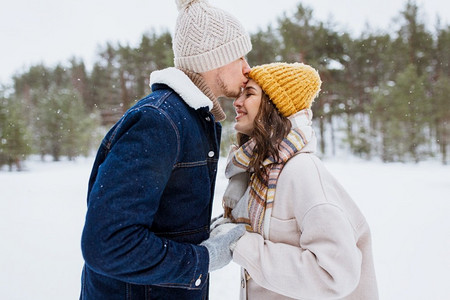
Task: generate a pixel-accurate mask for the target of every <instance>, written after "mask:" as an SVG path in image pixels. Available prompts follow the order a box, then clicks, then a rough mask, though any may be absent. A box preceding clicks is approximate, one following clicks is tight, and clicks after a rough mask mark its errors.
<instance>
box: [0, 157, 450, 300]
mask: <svg viewBox="0 0 450 300" xmlns="http://www.w3.org/2000/svg"><path fill="white" fill-rule="evenodd" d="M91 164H92V158H87V159H78V161H77V162H67V161H63V162H56V163H54V162H40V161H33V160H30V161H28V162H27V163H26V169H27V170H26V171H24V172H13V173H10V172H7V171H6V169H2V170H0V189H1V196H0V205H1V210H0V241H1V247H0V299H5V300H14V299H27V300H28V299H33V300H40V299H42V300H43V299H45V300H61V299H77V298H78V296H79V289H80V273H81V268H82V264H83V262H82V258H81V252H80V235H81V230H82V227H83V220H84V214H85V209H86V200H85V198H86V190H87V180H88V176H89V173H90V168H91ZM325 165H326V166H327V167H328V169H329V170H330V171H331V172H332V173H333V174H334V175H335V176H336V177H337V178H338V179H339V180H340V182H341V183H342V184H343V185H344V186H345V187H346V188H347V190H348V191H349V193H350V194H351V195H352V196H353V198H354V199H355V201H356V202H357V203H358V205H359V206H360V208H361V210H362V211H363V213H364V214H365V215H366V217H367V219H368V222H369V224H370V226H371V229H372V233H373V242H374V256H375V266H376V272H377V276H378V285H379V291H380V299H382V300H403V299H404V300H448V299H450V284H449V279H448V278H449V276H448V273H449V271H450V218H449V214H450V166H445V167H444V166H441V165H440V164H438V163H434V162H431V163H429V162H428V163H421V164H419V165H413V164H379V163H374V162H361V161H355V160H342V161H340V160H326V161H325ZM225 185H226V180H225V178H224V176H223V161H221V169H220V170H219V177H218V182H217V190H216V203H215V208H214V215H217V214H219V213H220V211H221V204H220V196H221V195H222V193H223V191H224V189H225ZM238 290H239V267H238V266H237V265H235V264H233V263H232V264H230V265H229V266H227V267H226V268H224V269H222V270H220V271H216V272H214V273H213V274H212V284H211V299H213V300H219V299H224V300H225V299H227V300H229V299H238Z"/></svg>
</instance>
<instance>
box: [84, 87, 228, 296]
mask: <svg viewBox="0 0 450 300" xmlns="http://www.w3.org/2000/svg"><path fill="white" fill-rule="evenodd" d="M152 90H153V93H151V94H150V95H148V96H147V97H145V98H143V99H142V100H140V101H139V102H138V103H137V104H136V105H135V106H134V107H132V108H131V109H129V110H128V111H127V112H126V113H125V115H124V116H123V117H122V118H121V120H119V121H118V122H117V123H116V124H115V125H114V126H113V127H112V128H111V130H110V131H109V132H108V133H107V135H106V136H105V138H104V140H103V141H102V144H101V146H100V148H99V150H98V153H97V156H96V159H95V162H94V166H93V169H92V173H91V177H90V180H89V188H88V200H87V204H88V210H87V214H86V221H85V227H84V230H83V235H82V240H81V246H82V253H83V257H84V260H85V265H84V268H83V275H82V289H81V296H80V299H84V300H89V299H96V300H99V299H108V300H114V299H207V298H208V264H209V257H208V251H207V249H206V248H205V247H203V246H198V244H199V243H201V242H202V241H204V240H205V239H207V238H208V237H209V224H210V219H211V211H212V201H213V194H214V186H215V179H216V173H217V162H218V158H219V144H220V135H221V130H222V129H221V125H220V123H216V122H215V121H214V117H213V116H212V114H211V113H210V112H209V111H208V108H200V109H198V110H194V109H193V108H191V107H189V106H188V105H187V104H186V103H185V102H184V101H183V100H182V99H181V98H180V97H179V95H178V94H176V93H175V92H174V91H173V90H171V89H170V88H168V87H167V86H165V85H160V84H155V85H153V86H152Z"/></svg>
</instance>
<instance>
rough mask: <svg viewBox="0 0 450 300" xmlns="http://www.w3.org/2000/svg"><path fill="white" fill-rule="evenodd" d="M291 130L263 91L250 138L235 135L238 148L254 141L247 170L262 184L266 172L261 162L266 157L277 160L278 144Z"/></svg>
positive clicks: (241, 134)
mask: <svg viewBox="0 0 450 300" xmlns="http://www.w3.org/2000/svg"><path fill="white" fill-rule="evenodd" d="M290 130H291V122H290V121H289V120H288V118H286V117H284V116H282V115H281V113H280V112H279V111H278V110H277V108H276V107H275V105H274V104H273V103H272V101H270V99H269V96H267V95H266V94H265V93H264V91H263V92H262V96H261V104H260V106H259V110H258V113H257V115H256V117H255V120H254V121H253V132H252V136H251V137H250V136H248V135H245V134H243V133H238V134H237V143H238V145H239V147H240V146H242V145H243V144H245V143H246V142H247V141H248V140H250V138H253V140H254V141H255V148H254V149H253V157H252V159H251V161H250V164H249V169H252V168H253V170H254V171H255V175H256V176H257V177H258V179H259V180H261V181H262V182H263V181H264V177H265V176H263V174H266V172H267V170H266V168H265V167H264V166H263V161H264V160H265V159H266V158H268V157H271V156H272V157H274V158H275V159H276V160H278V159H279V154H278V151H279V145H280V142H281V141H282V140H283V139H284V138H285V137H286V136H287V135H288V133H289V131H290Z"/></svg>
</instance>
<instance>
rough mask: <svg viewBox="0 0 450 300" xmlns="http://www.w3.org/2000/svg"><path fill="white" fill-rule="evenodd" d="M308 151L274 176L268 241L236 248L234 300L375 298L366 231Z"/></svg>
mask: <svg viewBox="0 0 450 300" xmlns="http://www.w3.org/2000/svg"><path fill="white" fill-rule="evenodd" d="M314 148H315V140H314V141H312V142H311V143H310V144H308V145H307V146H306V147H305V148H304V149H303V150H302V151H301V152H300V153H299V154H297V155H296V156H294V157H292V158H291V159H290V160H289V161H288V162H287V163H286V165H285V166H284V168H283V170H282V171H281V174H280V176H279V179H278V182H277V189H276V194H275V200H274V205H273V210H272V215H271V219H270V229H269V240H264V238H263V237H262V236H261V235H259V234H257V233H250V232H247V233H245V235H244V236H243V237H242V238H241V239H240V240H239V241H238V243H237V245H236V248H235V250H234V253H233V260H234V261H235V262H236V263H238V264H239V265H241V266H242V267H243V269H242V270H243V271H242V274H241V277H242V278H241V299H250V300H252V299H258V300H264V299H305V300H306V299H308V300H312V299H321V300H325V299H346V300H375V299H378V290H377V283H376V278H375V270H374V264H373V258H372V249H371V235H370V230H369V226H368V224H367V222H366V220H365V218H364V216H363V215H362V213H361V212H360V210H359V209H358V207H357V206H356V204H355V203H354V202H353V200H352V199H351V198H350V196H349V195H348V194H347V192H346V191H345V190H344V188H343V187H342V186H341V185H340V184H339V183H338V182H337V181H336V179H335V178H334V177H333V176H332V175H331V174H330V173H329V172H328V171H327V170H326V168H325V167H324V165H323V163H322V162H321V161H320V160H319V159H318V158H317V157H316V156H315V155H314V154H312V153H311V152H312V151H313V150H314ZM246 279H248V280H246Z"/></svg>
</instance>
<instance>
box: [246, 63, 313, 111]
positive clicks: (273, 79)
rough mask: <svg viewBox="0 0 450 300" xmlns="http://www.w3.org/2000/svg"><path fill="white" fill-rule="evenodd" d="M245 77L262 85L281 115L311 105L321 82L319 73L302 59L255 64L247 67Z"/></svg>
mask: <svg viewBox="0 0 450 300" xmlns="http://www.w3.org/2000/svg"><path fill="white" fill-rule="evenodd" d="M249 77H250V78H251V79H253V80H254V81H255V82H256V83H257V84H258V85H259V86H260V87H261V88H262V90H263V91H264V93H266V94H267V95H268V96H269V98H270V100H271V101H272V102H273V103H274V104H275V106H276V108H277V109H278V110H279V111H280V113H281V114H282V115H283V116H285V117H289V116H291V115H293V114H295V113H296V112H298V111H300V110H303V109H306V108H311V105H312V103H313V101H314V98H316V97H317V95H318V94H319V91H320V86H321V85H322V81H321V80H320V76H319V73H318V72H317V71H316V70H315V69H314V68H313V67H311V66H308V65H305V64H302V63H291V64H288V63H272V64H266V65H260V66H256V67H253V68H252V70H251V71H250V74H249Z"/></svg>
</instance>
